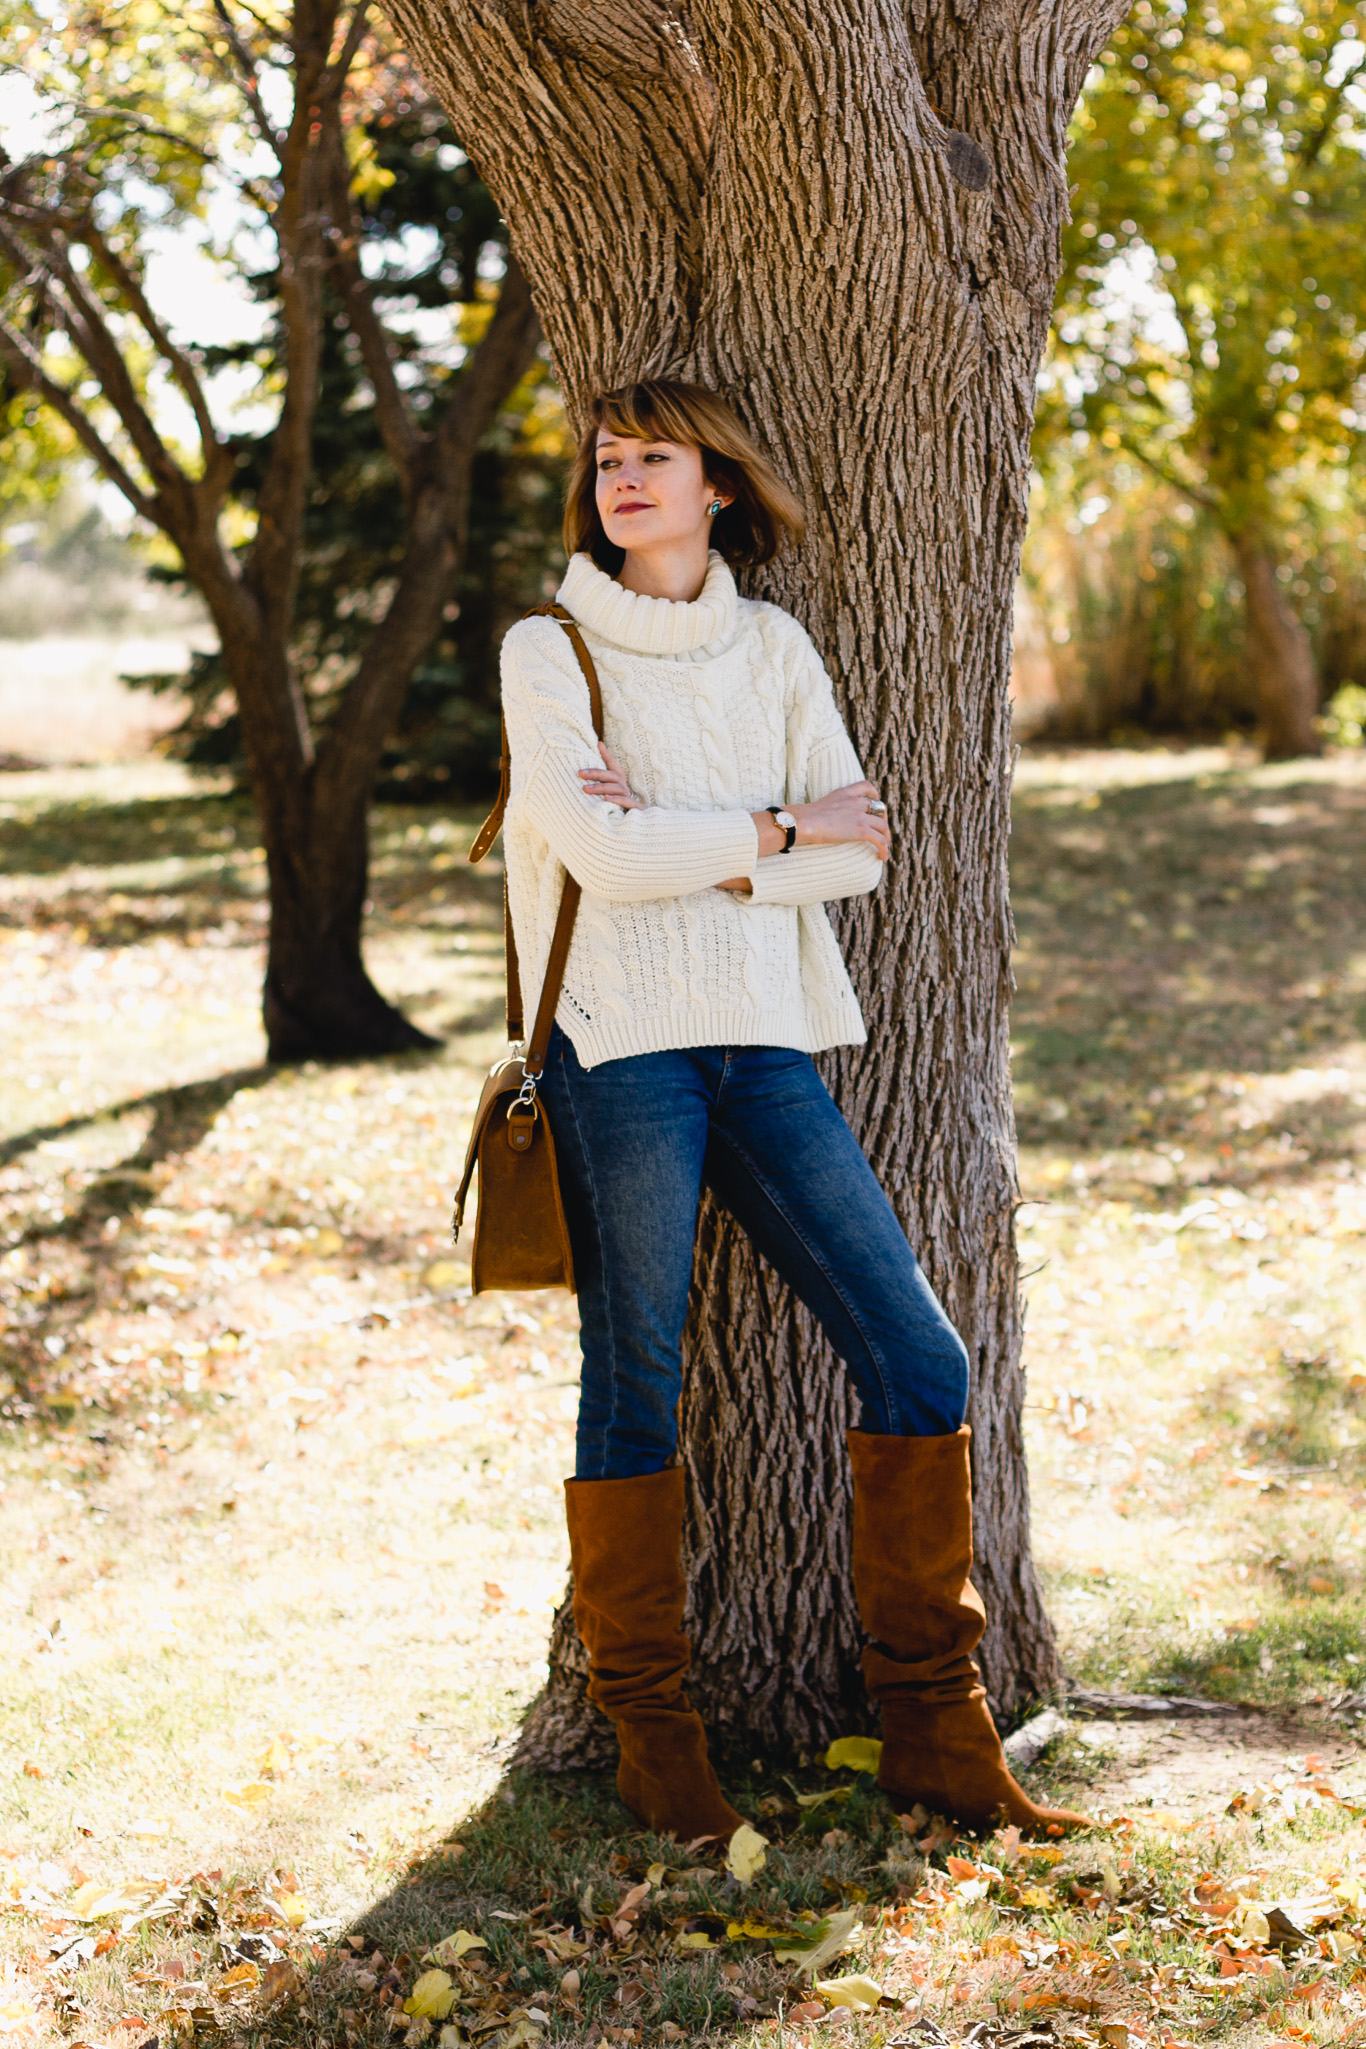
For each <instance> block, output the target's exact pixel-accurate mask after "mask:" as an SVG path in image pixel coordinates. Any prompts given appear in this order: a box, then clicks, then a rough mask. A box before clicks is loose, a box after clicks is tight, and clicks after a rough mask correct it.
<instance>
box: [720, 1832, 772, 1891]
mask: <svg viewBox="0 0 1366 2049" xmlns="http://www.w3.org/2000/svg"><path fill="white" fill-rule="evenodd" d="M767 1861H768V1838H767V1837H766V1836H761V1835H760V1834H759V1831H758V1829H755V1828H751V1827H750V1825H749V1823H748V1822H747V1821H742V1822H741V1823H740V1826H739V1828H737V1829H736V1831H735V1834H734V1835H733V1836H732V1837H731V1839H730V1845H729V1847H728V1849H727V1851H726V1869H727V1870H728V1871H729V1872H730V1874H731V1876H732V1878H734V1879H736V1880H737V1881H738V1882H739V1883H740V1884H741V1885H748V1884H749V1883H750V1881H751V1879H754V1878H757V1877H758V1875H759V1873H760V1872H761V1871H762V1870H763V1868H764V1865H765V1864H766V1863H767Z"/></svg>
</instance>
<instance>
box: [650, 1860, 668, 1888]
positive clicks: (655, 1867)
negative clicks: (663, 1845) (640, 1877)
mask: <svg viewBox="0 0 1366 2049" xmlns="http://www.w3.org/2000/svg"><path fill="white" fill-rule="evenodd" d="M668 1868H669V1867H668V1865H667V1864H652V1865H651V1866H650V1868H649V1870H648V1871H647V1872H646V1874H645V1878H646V1882H647V1884H649V1885H658V1884H659V1883H660V1881H661V1879H662V1878H663V1876H664V1873H665V1872H666V1871H667V1870H668Z"/></svg>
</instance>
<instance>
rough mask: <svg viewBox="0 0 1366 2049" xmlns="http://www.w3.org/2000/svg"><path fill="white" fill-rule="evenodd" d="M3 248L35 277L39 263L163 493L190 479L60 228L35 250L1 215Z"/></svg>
mask: <svg viewBox="0 0 1366 2049" xmlns="http://www.w3.org/2000/svg"><path fill="white" fill-rule="evenodd" d="M0 249H3V250H4V251H5V252H6V254H7V255H8V256H9V258H10V260H11V262H13V263H14V264H15V266H16V268H18V269H19V270H20V271H21V272H27V273H28V274H29V275H30V276H33V275H34V274H35V271H34V266H35V264H36V265H37V266H38V270H37V275H38V276H39V277H40V278H41V279H42V281H43V283H44V285H45V286H46V289H47V290H48V291H49V292H50V293H51V294H52V297H53V300H54V303H55V304H56V305H57V306H58V308H59V309H60V314H61V318H62V320H63V322H64V324H65V325H66V326H67V327H68V328H69V329H70V332H71V338H72V340H73V341H74V342H75V344H76V346H77V348H78V349H79V351H80V353H81V354H82V355H83V356H84V357H85V360H86V362H87V364H88V365H89V367H90V369H91V370H92V371H93V372H94V374H95V376H96V377H97V378H98V379H99V382H100V388H101V390H102V392H103V394H104V397H105V398H106V399H107V400H108V402H109V404H110V405H111V406H112V407H113V408H114V411H115V412H116V413H117V414H118V416H119V420H120V423H121V424H122V426H123V429H124V432H125V433H126V434H127V436H128V438H129V440H130V441H131V442H132V444H133V446H134V448H135V449H136V450H137V452H138V455H139V457H140V458H141V460H142V462H143V463H144V464H145V465H146V468H147V471H148V474H149V476H150V477H151V479H152V483H153V486H154V487H155V489H156V491H157V493H158V495H164V494H165V492H166V491H168V490H170V491H175V490H176V489H177V487H179V488H182V489H183V488H185V487H187V486H188V482H189V480H188V478H187V477H186V476H185V473H184V471H183V470H182V469H181V468H180V466H179V464H178V463H177V462H176V460H175V458H174V457H173V456H172V454H171V452H170V450H169V449H168V448H167V447H166V445H165V443H164V442H163V441H162V439H161V436H160V435H159V434H158V433H157V430H156V428H155V427H154V426H153V424H152V420H151V416H150V414H149V413H148V412H147V409H146V407H145V406H144V405H143V403H142V400H141V399H140V398H139V396H138V392H137V388H136V386H135V385H134V383H133V380H132V377H131V375H130V374H129V370H128V366H127V364H126V363H125V362H124V359H123V355H122V353H121V351H120V349H119V347H118V344H117V343H116V342H115V340H114V337H113V336H112V335H111V334H110V332H109V328H108V325H107V324H106V322H105V319H104V312H103V308H102V307H101V306H100V304H99V302H98V300H96V299H94V298H93V297H92V296H91V294H90V293H89V292H87V291H86V289H85V286H84V284H83V283H82V282H81V280H80V278H79V277H78V276H77V274H76V272H75V270H74V269H73V267H72V265H71V261H70V258H69V255H68V253H67V250H66V247H65V244H64V242H63V240H62V239H61V230H60V229H59V228H57V227H56V226H52V225H49V226H48V228H47V230H46V233H45V234H44V235H43V239H42V243H41V245H40V247H39V248H37V249H32V248H30V247H29V246H28V245H26V244H25V243H24V242H23V241H22V240H21V239H20V237H19V236H17V235H16V234H15V233H14V231H13V229H12V228H11V226H10V225H9V222H8V220H6V219H5V218H4V216H3V214H0ZM167 512H168V514H170V513H171V507H170V505H169V504H168V505H167Z"/></svg>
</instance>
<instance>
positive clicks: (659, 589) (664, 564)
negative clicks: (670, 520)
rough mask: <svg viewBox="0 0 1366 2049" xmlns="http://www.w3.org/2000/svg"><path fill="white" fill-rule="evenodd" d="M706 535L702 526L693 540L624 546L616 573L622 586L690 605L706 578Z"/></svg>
mask: <svg viewBox="0 0 1366 2049" xmlns="http://www.w3.org/2000/svg"><path fill="white" fill-rule="evenodd" d="M710 538H711V537H710V535H709V534H708V533H707V532H706V530H705V529H704V530H703V532H702V533H701V534H700V535H699V536H698V538H697V540H696V542H693V541H688V542H686V543H682V542H676V543H675V544H674V545H673V546H671V547H669V548H660V549H658V550H656V549H648V550H647V549H634V548H628V549H627V551H626V559H625V561H624V562H623V563H622V565H621V567H620V569H619V570H618V571H617V574H616V581H617V582H618V583H619V584H620V585H621V587H622V589H623V590H628V591H634V592H635V593H636V595H637V596H638V597H642V598H668V599H669V600H670V601H671V602H672V603H673V604H675V605H692V604H695V603H696V602H697V600H698V598H700V597H701V595H702V586H703V584H704V583H705V582H706V580H707V564H708V553H709V545H708V544H709V542H710Z"/></svg>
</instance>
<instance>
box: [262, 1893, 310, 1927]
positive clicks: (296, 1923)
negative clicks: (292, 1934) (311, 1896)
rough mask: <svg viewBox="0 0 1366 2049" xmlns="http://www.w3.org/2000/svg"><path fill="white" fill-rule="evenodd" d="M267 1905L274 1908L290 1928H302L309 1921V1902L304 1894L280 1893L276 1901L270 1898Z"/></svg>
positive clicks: (275, 1898)
mask: <svg viewBox="0 0 1366 2049" xmlns="http://www.w3.org/2000/svg"><path fill="white" fill-rule="evenodd" d="M266 1905H267V1906H268V1907H273V1908H274V1909H275V1911H276V1913H277V1914H278V1915H279V1916H280V1919H281V1920H282V1921H284V1922H285V1923H286V1924H287V1925H288V1926H289V1927H290V1928H302V1927H303V1925H304V1922H305V1921H306V1920H307V1919H308V1901H307V1900H306V1899H305V1898H304V1896H303V1894H302V1893H298V1892H279V1893H276V1895H275V1897H274V1899H269V1898H268V1899H267V1900H266Z"/></svg>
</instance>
